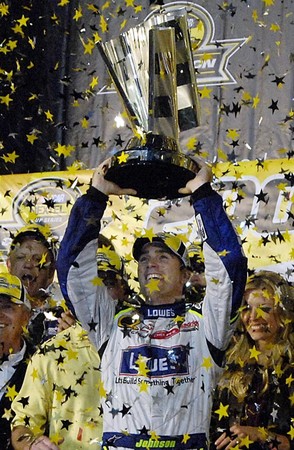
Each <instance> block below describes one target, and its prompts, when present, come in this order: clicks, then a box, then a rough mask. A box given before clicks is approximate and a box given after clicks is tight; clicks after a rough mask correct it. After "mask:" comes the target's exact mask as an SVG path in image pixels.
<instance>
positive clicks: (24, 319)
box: [0, 294, 30, 357]
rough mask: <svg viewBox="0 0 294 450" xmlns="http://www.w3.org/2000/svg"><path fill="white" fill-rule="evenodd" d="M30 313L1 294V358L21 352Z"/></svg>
mask: <svg viewBox="0 0 294 450" xmlns="http://www.w3.org/2000/svg"><path fill="white" fill-rule="evenodd" d="M29 317H30V311H29V310H28V309H27V308H26V307H25V306H24V305H16V304H15V303H13V302H12V301H11V300H10V299H9V298H8V297H7V296H6V295H1V294H0V357H2V356H3V355H9V354H10V353H11V352H12V353H15V352H17V351H19V350H20V348H21V342H22V338H21V336H22V334H23V328H24V327H27V325H28V322H29Z"/></svg>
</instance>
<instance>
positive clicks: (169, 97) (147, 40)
mask: <svg viewBox="0 0 294 450" xmlns="http://www.w3.org/2000/svg"><path fill="white" fill-rule="evenodd" d="M98 48H99V51H100V53H101V55H102V57H103V60H104V62H105V64H106V66H107V68H108V71H109V73H110V75H111V77H112V80H113V82H114V85H115V87H116V89H117V91H118V93H119V95H120V96H121V99H122V101H123V104H124V107H125V109H126V112H127V114H128V118H129V121H130V124H131V127H132V130H133V134H134V136H133V137H132V138H131V139H130V141H129V142H128V144H127V146H126V147H125V149H124V150H122V151H119V152H117V153H116V154H115V155H114V156H113V157H112V159H111V166H110V168H109V170H108V172H107V175H106V178H107V179H108V180H110V181H114V182H115V183H117V184H118V185H119V186H121V187H131V188H134V189H136V191H137V196H138V197H141V198H147V199H149V198H153V199H155V198H156V199H173V198H178V197H182V196H183V195H181V194H179V192H178V189H179V188H180V187H183V186H185V185H186V183H187V182H188V181H189V180H190V179H191V178H193V177H194V176H195V173H197V172H198V170H199V167H198V165H197V163H195V161H193V160H192V159H191V158H189V157H188V156H186V155H185V154H183V153H182V152H181V150H180V144H179V133H180V132H182V131H186V130H189V129H191V128H194V127H197V126H198V125H199V116H200V114H199V111H200V108H199V99H198V95H197V86H196V76H195V69H194V66H193V58H192V50H191V41H190V35H189V30H188V25H187V17H186V15H179V16H175V15H171V14H168V13H165V14H157V15H154V16H153V17H151V18H150V19H148V20H147V21H145V22H143V23H142V24H141V25H139V26H137V27H134V28H131V29H130V30H129V31H127V32H125V33H123V34H121V35H120V36H119V37H118V38H115V39H112V40H110V41H108V42H105V43H104V44H101V43H99V44H98Z"/></svg>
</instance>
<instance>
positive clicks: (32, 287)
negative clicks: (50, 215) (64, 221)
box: [7, 224, 64, 344]
mask: <svg viewBox="0 0 294 450" xmlns="http://www.w3.org/2000/svg"><path fill="white" fill-rule="evenodd" d="M56 256H57V239H56V238H54V237H53V236H52V234H51V230H50V229H49V227H47V226H45V225H38V224H32V225H28V226H26V227H23V228H21V229H20V230H19V231H18V233H17V234H16V235H15V236H14V237H13V239H12V242H11V246H10V251H9V254H8V258H7V267H8V270H9V272H10V273H11V274H12V275H16V276H17V277H18V278H20V280H21V281H22V283H23V285H24V286H25V287H26V290H27V294H28V297H29V299H30V303H31V305H32V316H31V321H30V324H29V331H30V336H31V338H32V341H33V343H34V344H38V343H40V342H41V341H44V340H45V339H48V338H49V337H50V336H52V335H54V334H56V332H57V327H58V324H57V320H56V319H55V317H54V313H55V311H58V312H59V309H60V308H59V306H60V305H61V304H64V300H63V298H62V294H61V292H60V289H59V286H58V284H57V283H55V282H53V280H54V274H55V260H56Z"/></svg>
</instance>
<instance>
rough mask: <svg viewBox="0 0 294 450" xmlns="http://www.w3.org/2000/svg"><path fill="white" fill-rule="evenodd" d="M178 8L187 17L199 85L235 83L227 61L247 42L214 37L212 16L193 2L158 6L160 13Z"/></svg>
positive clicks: (238, 39)
mask: <svg viewBox="0 0 294 450" xmlns="http://www.w3.org/2000/svg"><path fill="white" fill-rule="evenodd" d="M181 10H182V11H183V12H184V11H185V12H186V13H187V17H188V26H189V30H190V36H191V41H192V50H193V58H194V67H195V70H197V84H198V86H204V85H205V86H209V85H210V86H215V85H219V84H234V83H236V81H235V79H234V77H233V75H232V74H231V73H230V71H229V69H228V64H229V60H230V58H231V56H232V55H233V54H234V53H236V52H237V51H238V50H239V49H240V48H241V47H242V45H243V44H244V43H245V42H246V38H236V39H215V37H214V35H215V26H214V20H213V18H212V16H211V15H210V14H209V12H208V11H207V10H206V9H204V8H203V7H202V6H200V5H197V4H195V3H192V2H184V1H176V2H173V3H167V4H166V5H164V6H163V7H162V8H160V12H163V13H169V12H170V13H175V14H177V15H179V14H180V13H181ZM157 13H158V10H157V9H156V10H154V11H152V13H150V14H149V15H148V16H147V17H146V20H147V19H149V18H150V17H151V16H153V15H154V14H157Z"/></svg>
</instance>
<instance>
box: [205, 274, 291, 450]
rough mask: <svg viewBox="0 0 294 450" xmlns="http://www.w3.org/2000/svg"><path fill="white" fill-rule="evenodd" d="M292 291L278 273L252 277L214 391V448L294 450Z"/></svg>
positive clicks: (212, 426) (212, 440) (212, 445)
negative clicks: (224, 363) (219, 378)
mask: <svg viewBox="0 0 294 450" xmlns="http://www.w3.org/2000/svg"><path fill="white" fill-rule="evenodd" d="M293 291H294V289H293V287H292V286H290V285H289V284H288V283H287V282H286V281H285V280H284V279H283V278H282V277H281V276H280V275H278V274H277V273H274V272H270V271H260V272H258V273H256V274H254V275H253V276H251V277H250V278H249V279H248V282H247V285H246V289H245V294H244V304H243V306H242V308H241V320H240V323H239V326H238V328H237V333H236V336H235V338H234V341H233V343H232V345H231V346H230V348H229V350H228V353H227V365H226V369H225V372H224V373H223V375H222V377H221V380H220V382H219V384H218V387H217V389H216V392H215V397H214V403H213V408H212V421H211V436H210V437H211V447H212V448H214V449H217V450H220V449H229V448H246V449H250V450H259V449H278V450H290V449H292V448H294V422H293V421H294V358H293V351H294V347H293V343H294V335H293V311H294V295H293Z"/></svg>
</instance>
